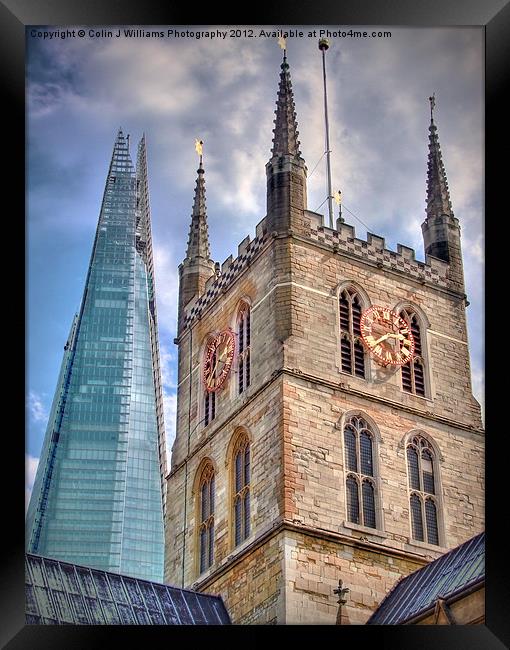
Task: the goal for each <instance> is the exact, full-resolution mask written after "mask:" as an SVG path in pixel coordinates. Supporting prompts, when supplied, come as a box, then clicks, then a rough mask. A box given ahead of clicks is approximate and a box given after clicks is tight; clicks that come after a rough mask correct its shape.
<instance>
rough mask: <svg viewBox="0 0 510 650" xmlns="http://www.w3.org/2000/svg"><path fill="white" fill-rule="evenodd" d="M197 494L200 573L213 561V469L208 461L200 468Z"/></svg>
mask: <svg viewBox="0 0 510 650" xmlns="http://www.w3.org/2000/svg"><path fill="white" fill-rule="evenodd" d="M199 494H200V498H199V507H198V520H199V521H200V527H199V545H200V548H199V553H200V573H203V572H204V571H205V570H206V569H208V568H209V567H210V566H211V565H212V563H213V561H214V469H213V466H212V465H211V464H210V463H208V464H207V465H206V466H205V467H204V469H203V470H202V475H201V477H200V484H199Z"/></svg>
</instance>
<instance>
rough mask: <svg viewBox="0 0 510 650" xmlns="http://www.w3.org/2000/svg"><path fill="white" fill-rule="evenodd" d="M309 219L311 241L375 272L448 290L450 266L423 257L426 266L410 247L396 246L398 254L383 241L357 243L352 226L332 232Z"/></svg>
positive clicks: (340, 224)
mask: <svg viewBox="0 0 510 650" xmlns="http://www.w3.org/2000/svg"><path fill="white" fill-rule="evenodd" d="M307 216H309V217H310V227H311V232H310V236H311V239H312V240H313V241H316V242H319V243H321V244H323V245H326V246H331V248H332V249H333V251H335V252H342V253H348V254H349V255H352V256H353V257H358V258H359V259H361V260H364V261H367V260H368V261H370V262H373V263H375V264H376V265H377V267H378V268H386V269H388V270H392V271H399V272H400V273H405V274H406V275H409V276H410V277H412V278H414V279H415V280H418V281H420V282H422V283H423V282H430V283H432V284H435V285H437V286H440V287H444V288H448V269H449V265H448V264H447V263H446V262H443V261H442V260H439V259H437V258H432V256H430V255H427V256H426V262H420V261H419V260H417V259H416V256H415V251H414V249H413V248H409V246H404V245H403V244H397V252H395V251H391V250H388V249H387V248H386V247H385V239H384V237H380V236H379V235H374V234H373V233H370V232H369V233H367V240H366V241H364V240H362V239H358V238H357V237H356V231H355V229H354V226H351V225H349V224H346V223H344V222H342V221H340V220H339V219H338V220H337V223H336V226H337V229H336V230H333V229H331V228H328V227H327V226H324V225H323V219H322V218H321V219H318V218H317V217H319V216H321V215H316V213H310V212H309V211H307Z"/></svg>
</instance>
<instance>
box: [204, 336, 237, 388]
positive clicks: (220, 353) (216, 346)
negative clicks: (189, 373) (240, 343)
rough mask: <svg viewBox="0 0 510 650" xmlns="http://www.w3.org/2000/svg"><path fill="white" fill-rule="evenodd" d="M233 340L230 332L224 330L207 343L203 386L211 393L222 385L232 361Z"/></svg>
mask: <svg viewBox="0 0 510 650" xmlns="http://www.w3.org/2000/svg"><path fill="white" fill-rule="evenodd" d="M234 349H235V338H234V332H232V330H230V329H228V330H224V331H223V332H220V333H219V334H218V335H217V336H215V337H214V338H213V339H211V340H210V341H209V344H208V345H207V348H206V351H205V363H204V385H205V388H206V390H207V391H208V392H210V393H212V392H214V391H216V390H218V388H219V387H220V386H221V385H222V384H223V383H224V381H225V380H226V378H227V377H228V373H229V372H230V369H231V367H232V361H233V360H234Z"/></svg>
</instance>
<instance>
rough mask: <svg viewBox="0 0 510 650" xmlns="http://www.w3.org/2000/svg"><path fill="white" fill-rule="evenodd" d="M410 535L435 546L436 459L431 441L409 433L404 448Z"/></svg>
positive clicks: (436, 539)
mask: <svg viewBox="0 0 510 650" xmlns="http://www.w3.org/2000/svg"><path fill="white" fill-rule="evenodd" d="M406 456H407V473H408V479H409V490H410V496H409V510H410V515H411V532H412V538H413V539H415V540H417V541H419V542H427V543H428V544H435V545H437V546H439V528H438V519H439V512H438V500H437V495H436V460H435V454H434V450H433V448H432V445H431V444H430V442H429V441H428V440H426V439H425V438H424V437H423V436H413V438H412V439H411V440H410V441H409V442H408V444H407V448H406Z"/></svg>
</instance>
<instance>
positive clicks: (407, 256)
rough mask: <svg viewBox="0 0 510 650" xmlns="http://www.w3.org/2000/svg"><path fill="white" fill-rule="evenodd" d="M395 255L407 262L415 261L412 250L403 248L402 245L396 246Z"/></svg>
mask: <svg viewBox="0 0 510 650" xmlns="http://www.w3.org/2000/svg"><path fill="white" fill-rule="evenodd" d="M397 253H398V254H399V255H402V257H403V258H405V259H407V260H413V261H414V260H415V259H416V258H415V256H414V248H409V246H404V244H397Z"/></svg>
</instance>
